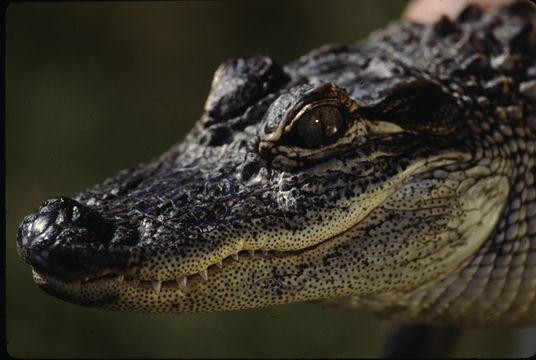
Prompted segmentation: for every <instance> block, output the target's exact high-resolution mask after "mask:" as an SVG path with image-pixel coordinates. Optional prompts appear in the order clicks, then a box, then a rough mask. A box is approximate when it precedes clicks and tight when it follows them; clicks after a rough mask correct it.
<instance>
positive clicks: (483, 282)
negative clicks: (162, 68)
mask: <svg viewBox="0 0 536 360" xmlns="http://www.w3.org/2000/svg"><path fill="white" fill-rule="evenodd" d="M535 59H536V13H535V11H534V8H533V7H531V6H530V5H529V4H527V3H518V4H514V5H511V6H508V7H503V8H497V9H495V10H493V11H490V12H489V13H483V12H481V11H480V10H479V9H478V8H476V7H469V8H467V9H466V10H465V11H464V12H462V13H461V15H460V16H459V17H458V18H457V19H456V20H454V21H451V20H449V19H447V18H442V19H441V20H440V21H438V22H437V23H435V24H431V25H420V24H414V23H410V22H405V21H402V22H399V23H397V24H393V25H391V26H390V27H389V28H387V29H386V30H384V31H379V32H376V33H373V34H372V35H371V36H370V37H369V38H368V39H366V40H364V41H362V42H360V43H358V44H357V45H355V46H342V45H327V46H324V47H321V48H319V49H316V50H314V51H312V52H310V53H309V54H306V55H304V56H303V57H301V58H300V59H298V60H297V61H295V62H294V63H291V64H289V65H287V66H284V67H281V66H279V65H278V64H277V63H276V62H275V61H274V60H273V59H272V58H270V57H268V56H261V55H252V56H244V57H238V58H235V59H232V60H230V61H228V62H226V63H224V64H222V65H221V66H220V67H219V68H218V70H217V71H216V73H215V76H214V81H213V84H212V90H211V93H210V95H209V97H208V99H207V102H206V108H205V112H204V114H203V116H202V118H201V119H200V120H199V122H198V123H197V124H196V125H195V127H194V129H193V130H192V131H191V132H190V134H189V135H188V136H187V137H186V139H185V140H184V141H183V142H182V143H180V144H178V145H175V146H173V147H172V148H171V149H170V150H169V151H167V152H166V153H164V154H163V155H162V156H161V157H159V158H158V159H155V160H154V161H152V162H150V163H147V164H142V165H139V166H138V167H136V168H134V169H131V170H126V171H123V172H121V173H119V174H118V175H117V176H115V177H112V178H110V179H108V180H106V181H105V182H103V183H102V184H98V185H95V186H94V187H92V188H90V189H87V190H86V191H83V192H81V193H79V194H76V195H74V196H73V197H72V198H66V197H62V198H56V199H51V200H48V201H47V202H45V203H44V205H43V206H42V207H40V208H39V209H38V210H36V211H35V212H34V213H32V214H31V215H29V216H27V217H26V218H25V219H24V221H23V223H22V224H21V226H20V228H19V232H18V239H17V248H18V251H19V253H20V255H21V256H22V258H23V259H24V260H25V261H26V262H27V263H28V264H30V265H31V266H32V268H33V274H34V278H35V281H36V282H37V284H38V285H39V286H41V287H42V288H43V289H44V290H45V291H47V292H49V293H51V294H53V295H55V296H58V297H60V298H62V299H65V300H67V301H71V302H75V303H79V304H83V305H88V306H94V307H101V308H107V309H114V310H123V311H142V312H169V313H172V312H178V313H180V312H200V311H223V310H233V309H242V308H251V307H259V306H267V305H274V304H284V303H290V302H297V301H307V300H317V299H326V301H329V302H332V303H336V304H338V305H343V306H348V307H352V308H354V307H355V308H360V309H367V310H369V311H373V312H375V313H378V314H380V315H382V316H385V317H389V318H392V319H398V320H402V321H406V322H410V323H434V324H455V325H463V324H503V325H504V324H523V323H531V322H535V321H536V187H535V185H534V178H535V172H536V167H535V159H536V157H535V151H536V150H535V147H536V140H535V138H536V136H535V132H536V60H535Z"/></svg>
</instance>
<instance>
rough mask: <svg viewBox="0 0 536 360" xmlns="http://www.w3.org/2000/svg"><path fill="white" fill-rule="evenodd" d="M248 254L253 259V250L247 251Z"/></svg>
mask: <svg viewBox="0 0 536 360" xmlns="http://www.w3.org/2000/svg"><path fill="white" fill-rule="evenodd" d="M248 253H249V255H250V256H251V257H252V258H254V257H255V250H248Z"/></svg>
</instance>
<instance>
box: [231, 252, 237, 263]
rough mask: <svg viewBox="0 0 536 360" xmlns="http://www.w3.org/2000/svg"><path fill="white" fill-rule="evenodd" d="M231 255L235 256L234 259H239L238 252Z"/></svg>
mask: <svg viewBox="0 0 536 360" xmlns="http://www.w3.org/2000/svg"><path fill="white" fill-rule="evenodd" d="M231 257H232V258H233V260H236V261H238V253H236V254H233V255H231Z"/></svg>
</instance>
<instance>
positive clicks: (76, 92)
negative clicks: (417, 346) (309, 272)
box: [6, 1, 520, 358]
mask: <svg viewBox="0 0 536 360" xmlns="http://www.w3.org/2000/svg"><path fill="white" fill-rule="evenodd" d="M404 5H405V2H404V1H399V2H394V1H391V2H387V1H362V2H357V1H356V2H349V1H329V2H328V1H291V2H281V1H272V2H270V3H267V2H245V1H238V2H218V3H215V2H198V3H193V2H178V3H145V2H138V3H71V4H64V3H51V4H47V3H36V4H32V3H20V4H11V5H10V6H9V8H8V10H7V14H6V20H7V23H6V41H7V43H6V105H7V109H6V118H7V121H6V131H7V139H6V141H7V143H6V164H7V176H6V181H7V184H6V185H7V188H6V194H7V199H6V200H7V227H6V238H7V245H6V250H7V254H6V263H7V274H6V278H7V291H6V294H7V329H6V334H7V340H8V351H9V353H10V354H11V355H13V356H17V357H49V358H60V357H174V358H175V357H178V358H182V357H375V356H378V355H379V354H380V353H381V345H382V342H383V340H384V333H385V328H386V325H385V323H384V322H382V321H380V320H377V319H375V318H374V317H372V316H369V315H366V314H357V313H351V312H345V311H342V310H337V309H329V308H323V307H320V306H315V305H307V304H293V305H286V306H279V307H272V308H266V309H253V310H245V311H237V312H230V313H213V314H185V315H146V314H131V313H116V312H109V311H102V310H94V309H89V308H84V307H80V306H76V305H72V304H69V303H66V302H63V301H60V300H58V299H55V298H53V297H51V296H48V295H46V294H45V293H44V292H43V291H41V290H40V289H39V288H38V287H37V286H35V285H34V284H33V281H32V279H31V273H30V269H29V267H27V266H26V265H25V264H24V263H23V262H22V261H21V260H20V259H19V257H18V255H17V252H16V249H15V237H16V230H17V226H18V224H19V223H20V221H21V220H22V218H23V217H24V215H26V214H28V213H29V212H31V211H33V210H34V209H35V208H37V207H38V206H39V205H40V204H41V203H42V202H43V201H44V200H45V199H47V198H49V197H56V196H60V195H66V196H68V195H71V194H73V193H75V192H78V191H80V190H82V189H84V188H86V187H88V186H90V185H92V184H94V183H96V182H100V181H102V180H104V179H105V178H106V177H108V176H111V175H113V174H115V173H116V172H118V171H119V170H121V169H123V168H126V167H131V166H133V165H135V164H137V163H139V162H142V161H147V160H149V159H151V158H153V157H154V156H156V155H158V154H160V153H161V152H163V151H164V150H165V149H167V148H168V147H169V146H170V145H172V144H173V143H175V142H177V141H179V140H181V139H182V138H183V137H184V134H185V132H186V131H188V129H190V128H191V126H192V124H193V122H194V121H196V119H197V118H198V117H199V115H200V114H201V112H202V110H203V104H204V101H205V98H206V95H207V93H208V90H209V86H210V81H211V77H212V73H213V71H214V70H215V68H216V67H217V66H218V64H219V63H220V62H222V61H224V60H226V59H227V58H229V57H232V56H235V55H239V54H247V53H255V52H257V53H266V54H271V55H272V56H273V57H274V58H275V59H277V60H278V62H279V63H281V64H285V63H287V62H289V61H292V60H294V59H296V58H297V57H299V56H300V55H302V54H303V53H305V52H306V51H308V50H311V49H313V48H315V47H317V46H320V45H322V44H325V43H333V42H339V43H353V42H355V41H356V40H357V39H360V38H363V37H365V36H366V35H367V34H368V33H369V32H370V31H372V30H375V29H378V28H381V27H383V26H385V25H386V24H387V23H388V22H389V21H392V20H394V19H396V18H397V17H398V16H399V14H400V13H401V11H402V8H403V7H404ZM518 333H519V332H518V331H511V330H497V329H496V330H470V331H467V332H466V335H465V336H464V337H463V339H462V342H461V344H460V345H459V346H458V347H457V348H456V350H455V353H456V355H458V356H491V357H493V356H496V357H501V356H516V355H519V354H520V353H519V352H517V351H516V350H514V349H515V341H516V340H515V336H516V334H518Z"/></svg>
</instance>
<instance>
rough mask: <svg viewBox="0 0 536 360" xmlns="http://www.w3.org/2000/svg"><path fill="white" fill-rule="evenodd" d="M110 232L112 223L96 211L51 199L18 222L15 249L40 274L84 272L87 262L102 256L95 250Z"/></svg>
mask: <svg viewBox="0 0 536 360" xmlns="http://www.w3.org/2000/svg"><path fill="white" fill-rule="evenodd" d="M114 231H115V226H114V224H113V223H112V222H110V221H108V220H106V219H104V218H103V217H102V216H101V215H100V214H99V213H98V212H97V211H95V210H93V209H91V208H89V207H87V206H85V205H83V204H81V203H79V202H78V201H75V200H73V199H70V198H67V197H60V198H54V199H50V200H47V201H46V202H45V203H44V204H43V205H42V206H41V207H40V208H39V209H38V210H36V211H35V212H33V213H32V214H30V215H28V216H27V217H26V218H25V219H24V220H23V221H22V224H21V225H20V227H19V230H18V233H17V250H18V252H19V255H20V256H21V257H22V258H23V259H24V260H25V261H26V262H27V263H29V264H30V265H32V266H34V267H36V268H38V269H40V270H42V271H47V272H49V273H56V272H61V273H65V270H69V272H71V273H73V272H74V273H80V272H82V273H84V272H86V271H87V270H89V268H88V264H92V263H93V261H88V259H89V258H93V257H95V256H99V255H102V254H99V251H101V250H102V245H103V244H107V243H109V242H110V240H111V239H112V238H113V235H114ZM97 263H101V264H102V262H99V261H98V262H97ZM89 267H91V265H90V266H89ZM60 270H62V271H60ZM73 275H74V274H73Z"/></svg>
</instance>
